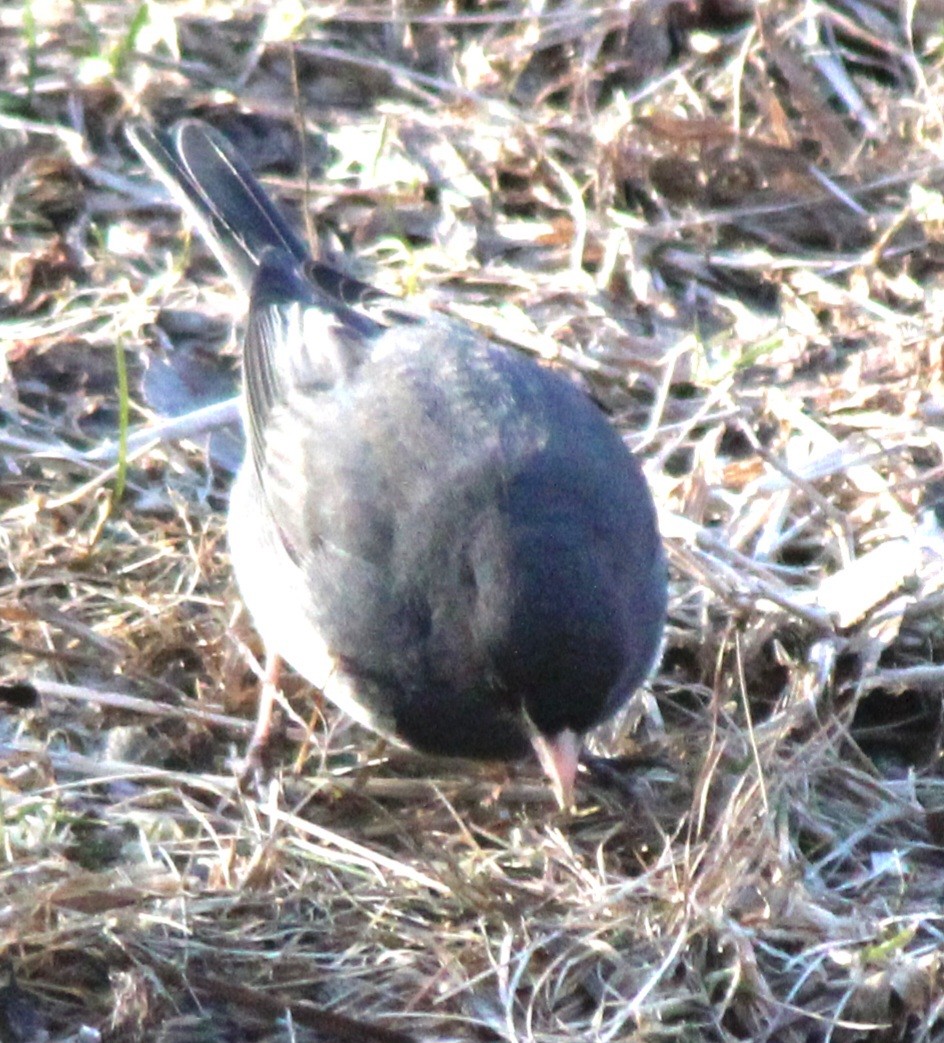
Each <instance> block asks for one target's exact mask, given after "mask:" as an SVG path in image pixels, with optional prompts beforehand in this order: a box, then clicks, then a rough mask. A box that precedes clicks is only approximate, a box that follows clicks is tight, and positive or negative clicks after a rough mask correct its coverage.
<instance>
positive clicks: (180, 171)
mask: <svg viewBox="0 0 944 1043" xmlns="http://www.w3.org/2000/svg"><path fill="white" fill-rule="evenodd" d="M127 133H128V139H129V140H130V142H131V144H132V145H133V146H134V147H135V149H136V150H137V151H138V153H139V154H140V155H141V158H142V159H143V160H144V162H145V163H146V164H147V166H148V168H149V169H150V170H151V171H152V172H153V173H154V175H155V176H156V177H157V178H158V180H160V181H161V182H162V183H163V184H164V186H165V187H166V188H167V189H168V191H169V192H170V193H171V195H172V196H173V197H174V199H175V200H176V201H177V202H178V203H179V204H180V206H181V207H182V208H183V209H184V210H185V211H186V212H187V214H188V215H189V216H190V218H191V219H192V220H193V222H194V223H195V224H196V226H197V228H198V229H199V230H200V231H201V233H202V234H203V237H204V239H205V240H206V242H207V244H208V245H209V247H210V249H211V250H212V251H213V253H214V255H215V256H216V258H217V260H218V261H219V262H220V264H221V265H222V266H223V268H224V269H225V270H226V272H227V274H228V275H229V276H230V278H231V279H233V281H234V282H235V283H236V285H238V286H241V287H243V288H244V289H246V290H247V291H248V290H249V289H250V287H251V286H252V282H253V278H254V276H255V273H256V270H257V269H258V267H259V263H260V261H261V260H262V255H263V254H264V253H265V251H266V250H267V249H269V248H270V247H277V248H279V249H280V250H283V251H286V252H287V253H288V254H290V255H291V256H292V257H293V258H294V259H295V261H297V262H298V263H299V264H305V263H306V262H307V261H308V260H309V254H308V250H307V248H306V246H305V244H304V243H303V242H302V240H301V239H299V237H298V236H297V235H296V234H295V233H294V232H293V231H292V229H291V228H290V227H289V225H288V222H287V221H286V220H285V218H284V217H283V216H282V215H281V214H280V213H279V211H278V210H277V209H276V208H275V206H274V204H273V203H272V202H271V200H270V199H269V198H268V197H267V196H266V194H265V192H264V191H263V189H262V186H261V185H260V184H259V182H258V181H256V179H255V177H254V176H253V174H252V172H251V171H250V169H249V167H248V166H247V164H246V163H245V162H244V161H243V160H242V159H241V158H240V156H238V155H237V154H236V152H235V151H234V149H233V148H232V146H231V145H230V144H229V143H228V142H227V141H226V139H225V138H224V137H223V136H222V135H221V134H218V133H217V132H216V131H214V130H213V129H211V128H210V127H208V126H206V124H204V123H200V122H198V121H197V120H183V121H182V122H180V123H178V124H177V125H176V126H175V127H173V128H172V129H171V130H170V131H162V130H157V129H155V128H154V127H152V126H149V125H148V124H146V123H134V124H132V125H130V126H129V127H128V132H127ZM319 267H320V266H319Z"/></svg>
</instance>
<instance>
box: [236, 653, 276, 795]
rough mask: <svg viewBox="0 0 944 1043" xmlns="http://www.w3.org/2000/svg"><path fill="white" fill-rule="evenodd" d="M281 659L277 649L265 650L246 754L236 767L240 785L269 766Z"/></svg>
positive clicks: (261, 774) (258, 776)
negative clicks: (254, 715)
mask: <svg viewBox="0 0 944 1043" xmlns="http://www.w3.org/2000/svg"><path fill="white" fill-rule="evenodd" d="M281 667H282V660H281V658H280V657H279V655H278V654H277V653H276V652H271V651H268V650H267V651H266V661H265V670H264V671H263V674H262V687H261V689H260V691H259V708H258V710H257V711H256V726H255V728H253V731H252V737H251V738H250V740H249V745H248V746H247V747H246V756H245V758H244V759H243V762H242V764H241V765H240V768H239V782H240V785H243V786H244V785H246V784H247V783H248V781H249V779H250V778H252V779H259V778H260V777H262V776H263V775H265V774H267V770H268V768H269V763H268V761H269V757H268V753H269V746H270V745H271V742H272V727H273V717H274V711H275V701H276V697H277V696H278V693H279V673H280V671H281Z"/></svg>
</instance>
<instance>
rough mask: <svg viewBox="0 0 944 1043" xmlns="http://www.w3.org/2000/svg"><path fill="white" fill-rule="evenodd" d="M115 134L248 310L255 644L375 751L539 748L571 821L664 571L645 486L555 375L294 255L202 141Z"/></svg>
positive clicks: (661, 623) (624, 453)
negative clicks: (379, 746)
mask: <svg viewBox="0 0 944 1043" xmlns="http://www.w3.org/2000/svg"><path fill="white" fill-rule="evenodd" d="M128 136H129V139H130V141H131V143H132V144H133V146H134V147H135V149H136V150H137V152H138V153H139V154H140V156H141V158H142V159H143V160H144V162H145V165H146V167H147V168H148V169H149V170H150V172H151V173H152V174H153V175H154V176H155V177H156V178H157V179H158V180H159V181H161V182H162V183H163V184H164V185H165V186H166V188H167V189H168V191H169V192H170V194H171V195H172V197H173V198H174V199H175V200H176V202H177V203H178V204H179V205H180V206H181V207H182V209H183V210H184V211H185V212H186V213H187V215H188V216H189V219H190V220H191V222H192V223H193V224H194V225H195V226H196V228H197V229H198V231H199V232H200V233H201V234H202V236H203V237H204V238H205V240H206V242H207V245H208V246H209V248H210V249H211V251H212V252H213V254H214V255H215V257H216V258H217V260H218V261H219V263H220V264H221V266H222V267H223V269H224V270H225V272H226V273H227V274H228V275H229V277H230V279H231V280H232V282H233V283H234V284H235V286H236V288H237V290H238V291H239V292H240V293H241V294H242V295H243V297H245V298H246V299H247V301H248V304H247V309H246V318H245V332H244V336H243V345H242V381H243V406H242V411H243V423H244V427H245V431H246V436H247V451H246V457H245V460H244V461H243V463H242V465H241V466H240V468H239V471H238V473H237V476H236V478H235V481H234V483H233V488H232V490H231V495H230V503H229V509H228V516H227V535H228V541H229V549H230V558H231V563H232V569H233V572H234V575H235V579H236V585H237V588H238V591H239V593H240V596H241V598H242V601H243V603H244V605H245V607H246V608H247V610H248V612H249V615H250V617H251V619H252V621H253V623H254V626H255V628H256V630H257V631H258V633H259V635H260V637H261V639H262V643H263V646H264V650H265V669H264V683H263V687H262V693H261V696H260V707H259V715H258V718H257V723H256V730H255V733H254V735H253V739H252V741H251V742H250V746H249V750H250V755H251V756H250V759H253V755H254V756H255V757H257V756H258V755H259V752H260V750H262V749H264V748H265V744H266V743H267V742H268V737H269V731H270V728H271V723H270V722H271V718H272V709H273V700H274V698H275V693H276V692H277V690H278V683H279V676H280V674H279V670H280V664H281V663H282V662H285V663H287V664H288V665H289V666H291V667H292V668H293V669H294V670H295V671H296V672H297V673H298V674H300V675H301V676H302V677H303V678H304V679H305V680H307V681H308V682H310V683H312V684H313V685H314V686H315V687H316V688H317V689H320V690H321V692H322V693H323V694H324V696H325V697H326V698H327V700H328V701H330V702H332V703H334V704H335V705H336V706H338V707H339V708H340V709H341V710H343V711H345V712H347V713H348V714H350V716H352V717H353V718H354V719H355V720H357V721H359V722H360V723H362V724H364V725H366V726H367V727H368V728H369V729H371V730H373V731H374V732H376V733H378V734H380V735H381V736H383V737H386V738H388V739H390V738H392V739H395V740H397V741H398V742H400V743H402V744H405V745H406V746H408V747H412V748H414V749H416V750H419V751H422V752H425V753H430V754H434V755H439V756H446V757H459V758H469V759H473V760H485V761H489V760H494V761H506V762H507V761H517V760H521V759H524V758H527V757H529V756H532V755H536V756H537V759H538V761H539V762H540V765H541V766H542V767H543V769H544V772H545V774H546V775H547V777H548V779H549V782H550V785H551V788H552V790H553V793H554V796H555V797H556V799H557V802H558V804H559V805H560V807H561V808H565V809H566V808H571V807H572V806H573V802H574V795H575V780H576V776H577V772H578V768H579V759H580V756H581V752H582V749H583V742H584V737H585V735H586V733H587V732H588V731H589V730H590V729H591V728H593V727H595V726H596V725H598V724H600V723H602V722H604V721H606V720H607V719H609V718H611V717H612V716H613V715H614V714H615V713H616V712H617V711H618V710H619V709H620V708H621V707H622V706H624V705H625V704H626V702H627V701H628V700H629V698H630V696H631V695H632V693H633V692H634V691H635V690H636V689H637V688H638V687H639V686H640V685H641V684H642V683H643V682H644V681H645V680H646V678H647V677H648V675H649V674H650V673H651V671H652V670H653V668H654V665H655V661H656V659H657V657H658V654H659V652H660V649H661V645H662V641H663V633H664V628H665V620H666V611H667V584H668V576H667V568H666V559H665V551H664V546H663V542H662V539H661V536H660V533H659V527H658V521H657V512H656V507H655V504H654V502H653V497H652V494H651V491H650V489H649V486H648V483H647V480H646V478H645V475H644V472H643V470H642V468H641V466H640V464H639V462H638V460H637V459H636V458H635V457H634V455H633V454H632V453H631V452H630V451H629V449H628V448H627V446H626V445H625V443H624V441H623V439H622V438H621V436H620V435H619V433H618V432H617V431H616V429H615V427H614V426H613V425H612V424H611V422H610V420H609V418H608V417H607V416H606V414H605V413H604V412H603V410H602V409H601V408H600V406H599V405H598V404H597V403H596V402H595V401H594V400H593V399H592V398H591V397H590V396H589V395H588V394H587V392H586V391H585V390H584V388H583V387H582V386H580V385H578V384H577V383H576V382H575V381H574V380H573V379H572V378H571V377H569V376H566V375H564V374H563V373H561V372H560V371H559V370H558V369H555V368H552V367H550V366H548V365H544V364H542V363H539V362H538V361H536V360H535V359H534V358H532V357H530V356H528V355H525V354H524V353H523V352H521V351H520V350H518V349H515V348H513V347H510V346H506V345H504V344H501V343H499V342H497V341H495V340H493V339H490V338H488V337H486V336H484V335H483V334H481V333H480V332H479V331H477V330H475V329H473V328H472V327H471V326H469V325H467V324H465V323H463V322H461V321H459V320H458V319H454V318H451V317H449V316H447V315H446V314H444V313H443V312H441V311H437V310H436V309H435V308H432V307H421V306H419V305H417V304H415V303H414V302H408V301H404V300H401V299H399V298H397V297H394V296H389V295H387V294H385V293H383V292H382V291H380V290H379V289H376V288H374V287H373V286H371V285H369V284H367V283H364V282H361V281H360V280H358V279H355V278H353V277H351V276H349V275H347V274H345V273H344V272H343V271H341V270H339V268H338V267H337V266H332V265H331V264H329V263H326V262H325V261H322V260H317V259H315V258H313V257H312V256H311V255H310V253H309V250H308V248H307V247H306V245H305V243H304V242H303V241H302V239H301V238H300V237H299V236H298V235H297V234H296V232H295V231H294V230H293V229H292V227H291V225H290V223H289V222H288V220H287V219H286V218H285V217H284V216H283V215H282V213H281V212H280V210H279V209H278V208H277V207H276V205H275V204H274V203H273V202H272V200H271V199H270V198H269V197H268V196H267V194H266V193H265V191H264V189H263V188H262V187H261V185H260V183H259V182H258V181H257V180H256V178H255V176H254V174H253V172H252V171H251V169H250V168H249V166H248V164H247V163H246V162H245V161H244V160H243V158H242V157H241V156H240V155H239V154H238V152H237V151H236V150H235V149H234V147H233V146H232V145H231V144H230V143H229V142H228V140H227V139H226V138H225V137H224V136H223V135H222V134H221V133H220V132H218V131H217V130H215V129H213V128H211V127H210V126H209V125H208V124H206V123H204V122H202V121H199V120H196V119H192V118H188V119H184V120H182V121H181V122H179V123H177V124H175V125H174V126H173V127H171V128H170V129H157V128H155V127H153V126H152V125H150V124H148V123H147V122H145V121H143V120H139V121H135V122H133V123H131V124H130V125H129V127H128Z"/></svg>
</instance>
